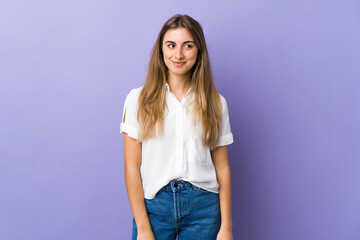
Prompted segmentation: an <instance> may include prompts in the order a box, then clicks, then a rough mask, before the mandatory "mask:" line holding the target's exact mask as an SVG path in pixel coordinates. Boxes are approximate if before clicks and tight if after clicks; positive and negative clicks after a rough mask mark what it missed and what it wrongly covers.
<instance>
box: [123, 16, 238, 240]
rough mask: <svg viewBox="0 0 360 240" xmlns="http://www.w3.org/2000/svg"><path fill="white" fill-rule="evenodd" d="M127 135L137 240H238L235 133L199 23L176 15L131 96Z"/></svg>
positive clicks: (127, 108)
mask: <svg viewBox="0 0 360 240" xmlns="http://www.w3.org/2000/svg"><path fill="white" fill-rule="evenodd" d="M120 132H121V133H124V157H125V182H126V188H127V193H128V196H129V201H130V206H131V209H132V212H133V215H134V218H133V232H132V239H133V240H136V239H137V240H143V239H144V240H153V239H156V240H171V239H174V240H175V239H176V237H178V239H179V240H192V239H196V240H198V239H206V240H212V239H214V240H215V239H217V240H228V239H233V237H232V215H231V178H230V168H229V162H228V153H227V145H228V144H231V143H232V142H233V135H232V133H231V130H230V123H229V114H228V109H227V104H226V100H225V98H224V97H223V96H221V95H220V94H219V93H218V92H217V90H216V88H215V85H214V81H213V77H212V73H211V69H210V62H209V57H208V52H207V47H206V43H205V38H204V34H203V31H202V28H201V26H200V24H199V23H198V22H197V21H195V20H194V19H193V18H191V17H189V16H187V15H175V16H173V17H172V18H170V19H169V20H168V21H167V22H166V23H165V24H164V26H163V27H162V29H161V31H160V33H159V35H158V38H157V40H156V43H155V45H154V47H153V50H152V54H151V58H150V63H149V70H148V74H147V78H146V82H145V84H144V86H143V87H140V88H135V89H133V90H131V91H130V93H129V94H128V95H127V97H126V100H125V104H124V110H123V117H122V122H121V130H120Z"/></svg>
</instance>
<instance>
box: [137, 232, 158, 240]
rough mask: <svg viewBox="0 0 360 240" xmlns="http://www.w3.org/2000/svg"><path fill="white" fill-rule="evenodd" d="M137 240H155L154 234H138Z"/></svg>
mask: <svg viewBox="0 0 360 240" xmlns="http://www.w3.org/2000/svg"><path fill="white" fill-rule="evenodd" d="M136 239H137V240H155V236H154V233H153V232H152V231H151V230H146V231H140V232H138V234H137V238H136Z"/></svg>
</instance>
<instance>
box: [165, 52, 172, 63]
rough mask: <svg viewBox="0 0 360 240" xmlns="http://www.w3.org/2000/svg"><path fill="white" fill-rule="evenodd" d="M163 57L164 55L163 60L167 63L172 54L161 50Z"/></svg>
mask: <svg viewBox="0 0 360 240" xmlns="http://www.w3.org/2000/svg"><path fill="white" fill-rule="evenodd" d="M163 55H164V60H165V61H167V60H168V59H169V58H171V55H172V54H171V52H169V51H166V50H165V51H164V50H163Z"/></svg>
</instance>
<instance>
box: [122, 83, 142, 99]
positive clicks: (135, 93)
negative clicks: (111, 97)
mask: <svg viewBox="0 0 360 240" xmlns="http://www.w3.org/2000/svg"><path fill="white" fill-rule="evenodd" d="M142 88H143V86H141V87H137V88H133V89H131V90H130V92H129V93H128V94H127V95H126V100H125V101H131V102H134V101H135V102H136V101H137V100H138V98H139V96H140V93H141V90H142Z"/></svg>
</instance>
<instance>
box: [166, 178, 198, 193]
mask: <svg viewBox="0 0 360 240" xmlns="http://www.w3.org/2000/svg"><path fill="white" fill-rule="evenodd" d="M190 187H192V188H194V189H196V187H195V186H194V185H192V184H191V183H190V182H188V181H185V180H181V179H179V180H172V181H170V182H169V183H168V184H167V185H165V186H164V187H162V188H161V190H165V191H173V192H176V191H179V190H182V189H187V188H190Z"/></svg>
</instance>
